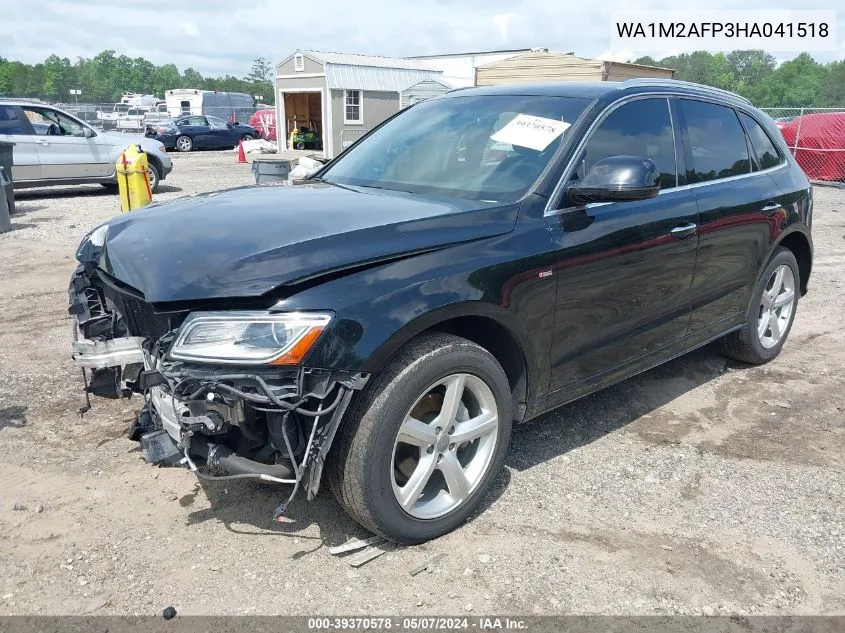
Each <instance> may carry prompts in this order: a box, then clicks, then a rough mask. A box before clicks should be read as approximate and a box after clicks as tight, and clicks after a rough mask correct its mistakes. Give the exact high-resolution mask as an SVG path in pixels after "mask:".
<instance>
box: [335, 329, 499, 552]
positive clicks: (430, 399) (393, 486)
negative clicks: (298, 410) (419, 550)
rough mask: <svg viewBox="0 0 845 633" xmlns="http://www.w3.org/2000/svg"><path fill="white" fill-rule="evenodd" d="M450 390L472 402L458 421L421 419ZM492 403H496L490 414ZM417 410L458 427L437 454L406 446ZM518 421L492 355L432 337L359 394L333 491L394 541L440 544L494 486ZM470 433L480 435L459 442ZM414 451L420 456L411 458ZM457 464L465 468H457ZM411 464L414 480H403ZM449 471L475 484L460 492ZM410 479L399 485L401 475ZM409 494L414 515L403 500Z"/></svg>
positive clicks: (338, 449)
mask: <svg viewBox="0 0 845 633" xmlns="http://www.w3.org/2000/svg"><path fill="white" fill-rule="evenodd" d="M441 381H442V382H441ZM447 385H452V386H455V385H460V386H455V387H454V389H455V393H461V394H462V397H463V400H460V401H458V400H456V401H455V402H457V406H456V407H455V410H457V411H458V415H457V418H455V417H454V416H451V417H450V416H448V415H447V414H445V413H444V412H443V410H442V409H443V407H442V404H441V410H438V411H436V412H435V411H433V410H432V411H429V412H427V413H425V414H422V413H419V412H420V411H422V410H423V409H424V408H425V407H428V406H432V407H435V406H436V403H437V402H441V403H442V402H445V401H447V396H448V395H449V391H448V389H449V387H447ZM432 387H434V388H435V389H433V390H432ZM441 389H442V391H441ZM459 389H460V391H458V390H459ZM443 392H445V393H443ZM487 394H489V395H487ZM482 403H485V404H486V406H485V407H483V408H482ZM412 410H413V411H414V415H415V417H418V418H419V419H421V420H424V421H426V422H430V423H431V424H430V425H429V424H425V428H426V429H428V430H427V432H433V431H435V430H437V426H436V425H437V423H438V421H440V420H449V421H450V422H449V427H446V428H443V429H442V430H440V432H439V434H437V435H434V436H433V437H434V439H433V440H432V441H433V442H434V444H429V445H428V448H424V447H423V446H420V447H418V448H417V447H415V446H412V445H410V444H404V443H402V442H401V440H400V437H399V435H398V434H399V430H400V428H402V429H405V420H406V416H409V414H410V413H411V412H412ZM493 412H495V421H493ZM409 417H410V416H409ZM512 417H513V416H512V407H511V390H510V386H509V384H508V380H507V376H506V375H505V372H504V370H503V369H502V367H501V366H500V365H499V363H498V362H497V361H496V359H495V358H494V357H493V356H492V354H490V353H489V352H488V351H487V350H485V349H484V348H482V347H479V346H478V345H476V344H475V343H472V342H471V341H468V340H466V339H463V338H460V337H457V336H452V335H448V334H440V333H432V334H425V335H422V336H420V337H418V338H416V339H414V340H413V341H411V342H410V343H408V344H407V345H406V346H405V347H404V348H402V349H401V350H400V351H399V352H398V353H397V354H396V356H394V358H393V359H392V360H391V361H390V362H389V363H388V364H387V366H386V367H385V368H384V369H383V370H382V371H381V372H380V373H378V374H377V375H375V376H373V377H372V379H371V382H370V384H369V385H367V387H366V388H365V389H364V390H363V391H362V392H361V393H359V394H357V395H356V397H355V399H354V400H353V402H352V406H351V407H350V408H349V410H348V411H347V412H346V415H345V416H344V419H343V422H342V424H341V427H340V429H339V431H338V437H337V439H336V440H335V445H334V446H333V448H332V455H331V456H330V457H329V460H328V461H329V463H328V464H327V479H328V484H329V487H330V488H331V490H332V492H333V493H334V495H335V497H336V498H337V500H338V501H339V502H340V504H341V506H343V508H344V509H345V510H346V512H347V513H348V514H349V515H350V516H351V517H352V518H353V519H355V520H356V521H358V522H359V523H360V524H361V525H363V526H364V527H366V528H367V529H369V530H371V531H373V532H375V533H376V534H379V535H380V536H382V537H384V538H386V539H389V540H391V541H394V542H396V543H402V544H414V543H422V542H424V541H428V540H430V539H433V538H436V537H438V536H441V535H443V534H446V533H447V532H450V531H452V530H453V529H455V528H456V527H458V526H459V525H461V524H462V523H464V522H465V521H466V520H467V519H468V518H469V516H470V515H471V514H472V512H473V511H474V510H475V509H476V508H477V507H478V505H479V504H480V503H481V501H482V500H483V498H484V496H485V494H486V493H487V491H488V490H489V489H490V486H491V485H492V483H493V480H494V479H495V477H496V474H497V473H498V471H499V470H500V468H501V466H502V461H503V459H504V455H505V451H506V450H507V446H508V443H509V441H510V433H511V422H512ZM432 418H433V419H432ZM455 419H457V421H455V422H452V421H451V420H455ZM482 419H483V420H484V421H483V422H481V420H482ZM462 424H466V425H468V426H462ZM475 425H479V426H477V427H476V426H475ZM480 425H483V426H484V429H485V430H484V431H481V432H479V435H478V436H477V437H476V436H473V435H472V432H471V431H470V427H473V428H476V429H481V426H480ZM452 433H454V435H452ZM481 433H484V434H483V435H482V434H481ZM461 435H464V436H465V437H467V438H469V437H476V439H472V440H469V441H467V442H460V441H458V442H455V443H452V442H451V439H458V438H459V436H461ZM403 437H405V436H404V435H403ZM415 441H416V440H415ZM427 442H428V440H425V441H424V442H423V444H426V443H427ZM435 445H436V446H435ZM409 452H410V453H415V456H414V457H409V456H408V454H409ZM400 453H401V455H402V457H401V459H402V461H401V463H398V462H396V461H395V460H396V459H397V456H400ZM415 460H416V465H415V466H414V465H413V462H414V461H415ZM476 460H478V461H476ZM409 463H411V464H412V465H411V466H410V467H409V466H407V464H409ZM431 464H434V465H433V466H429V465H431ZM456 464H457V465H458V467H459V468H460V470H455V465H456ZM424 465H425V466H424ZM418 467H420V468H422V471H427V472H429V473H430V478H428V479H426V481H427V482H428V487H426V488H422V487H420V488H419V490H422V491H423V493H422V495H421V496H417V494H413V493H410V492H409V491H407V490H406V489H407V486H409V485H411V483H412V474H413V473H415V472H416V469H417V468H418ZM402 468H406V470H407V469H409V470H410V471H411V473H412V474H410V475H409V474H407V472H406V473H405V475H403V474H402V473H401V472H400V470H401V469H402ZM422 471H420V472H422ZM447 471H448V472H450V473H451V481H455V482H458V481H461V482H464V484H465V485H461V486H458V485H455V486H454V488H453V485H452V484H451V483H446V482H447V478H446V474H445V473H446V472H447ZM436 473H439V474H436ZM458 474H459V475H460V477H459V476H458ZM405 476H407V479H406V480H404V481H403V482H402V483H403V485H402V486H401V487H398V483H399V482H398V481H397V477H399V478H402V477H405ZM418 480H419V481H422V478H419V479H418ZM438 485H439V486H440V488H437V486H438ZM461 489H462V494H461ZM434 490H436V491H437V492H436V496H435V495H434V493H433V491H434ZM456 492H457V493H458V494H455V493H456ZM443 493H446V494H443ZM403 495H404V496H405V497H406V509H403V507H402V506H401V505H400V502H399V498H400V497H401V496H403ZM456 497H457V499H459V500H456ZM455 504H456V505H455ZM412 513H413V514H412Z"/></svg>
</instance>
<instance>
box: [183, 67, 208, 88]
mask: <svg viewBox="0 0 845 633" xmlns="http://www.w3.org/2000/svg"><path fill="white" fill-rule="evenodd" d="M182 87H183V88H204V87H205V79H204V78H203V76H202V74H201V73H199V72H197V71H196V70H194V69H193V68H186V69H185V72H184V73H183V74H182Z"/></svg>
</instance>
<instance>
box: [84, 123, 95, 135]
mask: <svg viewBox="0 0 845 633" xmlns="http://www.w3.org/2000/svg"><path fill="white" fill-rule="evenodd" d="M82 134H83V135H84V136H85V138H94V137H95V136H97V133H96V132H95V131H94V130H92V129H91V128H90V127H88V126H87V125H86V126H85V127H83V128H82Z"/></svg>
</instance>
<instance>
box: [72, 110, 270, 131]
mask: <svg viewBox="0 0 845 633" xmlns="http://www.w3.org/2000/svg"><path fill="white" fill-rule="evenodd" d="M58 107H60V108H61V109H63V110H66V111H67V112H70V113H71V114H73V115H74V116H76V117H77V118H80V119H82V120H83V121H86V122H87V123H89V124H90V125H92V126H93V127H95V128H98V129H101V130H117V131H118V132H133V133H139V132H143V131H144V129H145V128H146V126H147V125H153V126H155V125H156V124H157V123H161V122H163V121H169V120H171V119H175V118H178V117H181V116H188V115H202V116H213V117H217V118H218V119H222V120H223V121H229V122H233V121H237V122H238V123H243V124H244V125H252V123H250V120H251V119H252V118H253V115H254V114H255V113H256V112H257V111H258V110H259V109H258V108H234V109H232V108H228V107H203V108H202V111H201V112H199V111H196V112H192V111H189V110H180V109H178V108H177V109H173V108H170V109H168V108H167V106H166V105H165V104H163V103H162V104H159V105H156V106H150V107H139V106H131V105H127V104H125V103H64V104H58ZM261 131H262V130H260V129H259V132H261ZM262 135H263V134H262Z"/></svg>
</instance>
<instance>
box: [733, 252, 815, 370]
mask: <svg viewBox="0 0 845 633" xmlns="http://www.w3.org/2000/svg"><path fill="white" fill-rule="evenodd" d="M800 279H801V277H800V276H799V271H798V262H796V261H795V255H793V254H792V251H790V250H789V249H788V248H784V247H782V246H779V247H778V248H777V250H776V251H775V253H774V255H773V256H772V258H771V259H770V260H769V263H768V264H767V265H766V268H765V269H764V270H763V274H762V275H761V276H760V280H759V281H758V283H757V287H756V288H755V290H754V296H753V298H752V299H751V307H750V308H749V310H748V316H747V320H746V323H745V327H743V328H742V329H741V330H738V331H736V332H732V333H731V334H728V335H727V336H725V337H724V338H722V339H721V340H720V341H719V344H720V347H721V351H722V353H723V354H724V355H725V356H728V357H729V358H733V359H735V360H738V361H742V362H744V363H751V364H752V365H762V364H763V363H767V362H769V361H770V360H772V359H773V358H775V357H776V356H777V355H778V354H780V350H781V348H782V347H783V344H784V343H786V338H787V337H788V336H789V330H790V329H791V328H792V322H793V321H794V320H795V309H796V308H797V306H798V295H799V288H800Z"/></svg>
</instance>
